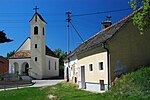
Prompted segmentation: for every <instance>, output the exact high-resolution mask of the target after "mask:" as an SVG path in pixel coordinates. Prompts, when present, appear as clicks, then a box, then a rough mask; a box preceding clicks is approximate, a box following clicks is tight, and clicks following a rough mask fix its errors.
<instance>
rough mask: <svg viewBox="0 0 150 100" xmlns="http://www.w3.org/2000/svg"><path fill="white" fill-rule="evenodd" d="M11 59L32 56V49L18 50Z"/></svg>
mask: <svg viewBox="0 0 150 100" xmlns="http://www.w3.org/2000/svg"><path fill="white" fill-rule="evenodd" d="M10 58H11V59H23V58H31V53H30V50H21V51H18V52H16V53H15V54H14V55H13V56H11V57H10Z"/></svg>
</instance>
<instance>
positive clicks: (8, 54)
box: [6, 50, 15, 59]
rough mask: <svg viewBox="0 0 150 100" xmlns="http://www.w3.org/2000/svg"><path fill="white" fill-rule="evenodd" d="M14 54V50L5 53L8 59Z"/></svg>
mask: <svg viewBox="0 0 150 100" xmlns="http://www.w3.org/2000/svg"><path fill="white" fill-rule="evenodd" d="M14 54H15V50H13V51H11V52H9V53H7V57H6V58H7V59H8V58H9V57H11V56H13V55H14Z"/></svg>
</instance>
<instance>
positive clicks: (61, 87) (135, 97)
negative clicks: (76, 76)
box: [0, 67, 150, 100]
mask: <svg viewBox="0 0 150 100" xmlns="http://www.w3.org/2000/svg"><path fill="white" fill-rule="evenodd" d="M49 95H53V96H56V98H55V99H56V100H150V67H147V68H142V69H140V70H138V71H136V72H132V73H129V74H127V75H124V76H123V77H122V78H121V79H119V80H118V81H117V82H116V84H115V85H114V86H113V87H111V89H110V90H109V91H108V92H105V93H102V94H100V93H92V92H88V91H84V90H80V89H78V88H77V86H76V85H73V84H71V83H66V82H62V83H59V84H57V85H54V86H50V87H41V88H24V89H17V90H7V91H0V100H49V99H48V96H49Z"/></svg>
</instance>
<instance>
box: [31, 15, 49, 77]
mask: <svg viewBox="0 0 150 100" xmlns="http://www.w3.org/2000/svg"><path fill="white" fill-rule="evenodd" d="M36 16H37V21H35V18H36ZM45 25H46V23H45V22H43V21H42V20H41V19H40V18H39V16H38V15H35V16H34V18H33V19H32V20H31V21H30V28H31V29H30V30H31V33H30V37H31V65H32V66H36V67H34V68H33V70H34V71H35V72H36V73H37V75H35V76H40V77H35V78H37V79H42V78H44V74H45V73H44V69H43V67H45V66H46V65H45V60H46V57H45V35H46V32H45V33H44V35H43V28H44V31H45V30H46V28H45ZM35 26H37V27H38V34H37V35H35V34H34V27H35ZM35 44H37V48H35ZM35 57H37V61H35Z"/></svg>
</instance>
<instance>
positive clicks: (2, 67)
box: [0, 56, 9, 73]
mask: <svg viewBox="0 0 150 100" xmlns="http://www.w3.org/2000/svg"><path fill="white" fill-rule="evenodd" d="M8 71H9V61H8V60H7V59H6V58H4V57H2V56H0V73H5V72H8Z"/></svg>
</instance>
